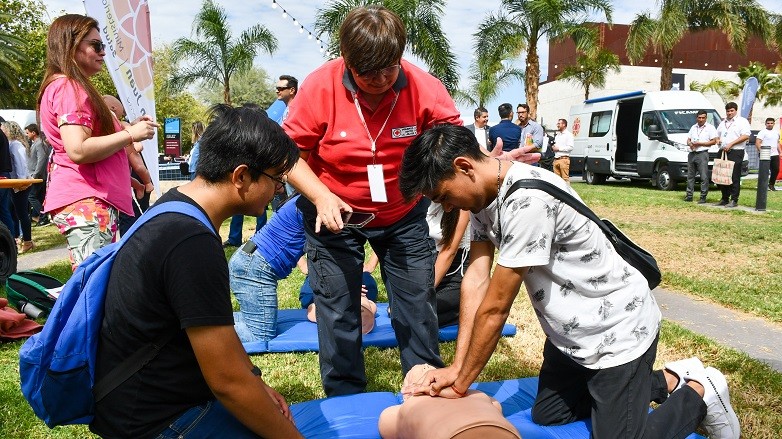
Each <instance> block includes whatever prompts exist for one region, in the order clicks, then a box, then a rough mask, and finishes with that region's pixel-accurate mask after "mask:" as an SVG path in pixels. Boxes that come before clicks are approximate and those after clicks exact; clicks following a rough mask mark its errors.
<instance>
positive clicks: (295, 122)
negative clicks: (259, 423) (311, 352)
mask: <svg viewBox="0 0 782 439" xmlns="http://www.w3.org/2000/svg"><path fill="white" fill-rule="evenodd" d="M339 41H340V51H341V52H342V56H341V57H340V58H337V59H334V60H331V61H328V62H326V63H325V64H323V65H322V66H321V67H319V68H318V69H316V70H315V71H314V72H313V73H312V74H310V76H309V77H308V78H307V80H306V81H305V82H304V85H305V86H304V87H302V88H301V89H300V90H299V93H298V97H297V98H296V100H295V101H293V103H292V104H291V110H290V116H289V117H288V119H286V120H285V123H284V124H283V128H284V129H285V131H286V132H287V133H288V135H290V136H291V138H292V139H293V140H294V141H295V142H296V143H297V144H298V146H299V149H300V150H301V159H300V160H299V163H298V164H297V165H296V166H295V167H294V168H293V171H291V174H290V182H291V184H292V185H293V186H294V187H295V188H296V189H297V190H298V191H299V192H301V193H302V195H303V196H304V197H302V198H301V199H299V202H298V205H299V208H300V209H301V211H302V213H303V214H304V230H305V233H306V235H307V256H308V258H307V259H308V264H309V274H310V285H311V286H312V289H313V290H314V292H315V304H316V314H317V321H318V342H319V344H320V353H319V358H320V373H321V379H322V381H323V387H324V389H325V392H326V395H328V396H335V395H344V394H351V393H360V392H363V391H365V390H366V385H367V378H366V371H365V367H364V355H363V352H362V349H361V343H362V335H361V281H362V268H363V265H364V244H365V243H366V242H367V241H369V243H370V245H371V246H372V249H373V250H374V251H375V253H377V255H378V258H379V260H380V271H381V275H382V277H383V279H384V280H385V283H386V289H387V291H388V293H389V302H390V306H391V307H392V309H393V312H392V315H391V322H392V326H393V327H394V332H395V333H396V338H397V340H398V341H399V348H400V356H401V361H402V370H403V374H404V373H407V371H408V370H410V368H412V367H413V366H414V365H416V364H420V363H429V364H432V365H442V364H443V362H442V360H441V359H440V349H439V345H438V331H437V315H436V312H435V294H434V286H433V285H432V281H433V277H434V273H433V267H434V250H435V248H434V242H433V241H432V240H431V239H430V238H429V236H428V232H429V231H428V228H427V226H426V210H427V207H428V206H429V201H428V200H426V199H423V198H421V197H418V198H415V199H414V200H411V201H410V202H406V201H405V200H403V198H402V194H401V193H400V192H399V185H398V171H399V166H400V160H401V158H402V154H403V153H404V151H405V149H406V148H407V147H408V146H409V145H410V142H412V140H413V139H414V138H415V136H416V135H417V134H418V133H421V132H422V131H423V130H424V129H427V128H429V127H431V126H433V125H436V124H440V123H452V124H458V125H461V124H462V122H461V118H460V115H459V111H458V110H457V109H456V105H455V104H454V102H453V100H452V99H451V96H450V95H449V94H448V91H447V90H446V89H445V87H444V86H443V84H442V83H441V82H440V81H439V80H438V79H437V78H435V77H434V76H432V75H430V74H429V73H427V72H425V71H424V70H422V69H420V68H418V67H416V66H415V65H413V64H412V63H410V62H408V61H407V60H405V59H402V54H403V53H404V50H405V44H406V43H407V32H406V31H405V28H404V24H403V23H402V20H401V19H400V18H399V17H398V16H397V15H396V14H395V13H394V12H392V11H390V10H389V9H387V8H385V7H382V6H377V5H372V6H366V7H357V8H355V9H353V10H351V11H350V12H349V13H348V14H347V16H346V17H345V21H344V22H343V23H342V25H341V27H340V30H339ZM305 197H306V198H305ZM354 209H355V210H356V211H366V212H370V213H374V214H375V215H376V217H375V219H374V220H372V221H370V222H369V223H368V224H366V225H365V226H364V227H363V228H355V227H344V222H343V220H342V213H343V212H346V211H353V210H354ZM324 227H325V228H327V229H328V230H322V229H323V228H324ZM343 227H344V228H343Z"/></svg>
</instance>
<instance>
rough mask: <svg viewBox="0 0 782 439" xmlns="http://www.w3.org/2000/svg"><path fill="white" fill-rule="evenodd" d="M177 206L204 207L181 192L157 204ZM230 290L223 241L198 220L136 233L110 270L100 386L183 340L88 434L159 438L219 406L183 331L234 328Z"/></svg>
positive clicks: (119, 394)
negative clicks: (146, 351) (129, 362)
mask: <svg viewBox="0 0 782 439" xmlns="http://www.w3.org/2000/svg"><path fill="white" fill-rule="evenodd" d="M172 200H178V201H185V202H188V203H190V204H193V205H195V206H197V207H199V208H200V206H198V205H197V204H196V203H195V202H194V201H193V200H192V199H190V198H189V197H187V196H185V195H183V194H181V193H180V192H179V191H177V190H176V189H172V190H170V191H168V192H167V193H166V194H165V195H164V196H163V197H162V198H161V199H160V201H158V203H161V202H165V201H172ZM229 291H230V290H229V284H228V263H227V262H226V260H225V254H224V252H223V248H222V245H221V243H220V239H219V237H218V236H216V235H215V234H213V233H212V231H211V229H209V228H207V226H205V225H204V224H203V223H201V222H200V221H199V220H197V219H195V218H192V217H190V216H187V215H183V214H178V213H165V214H162V215H160V216H158V217H156V218H154V219H152V220H150V221H149V222H148V223H146V224H145V225H143V226H142V227H141V228H140V229H139V230H138V231H137V232H136V233H134V234H133V235H132V236H131V237H130V238H129V239H128V241H127V243H125V245H124V246H123V247H122V249H120V251H119V252H118V253H117V258H116V260H115V261H114V266H113V267H112V269H111V275H110V277H109V283H108V293H107V296H106V305H105V308H104V309H105V316H104V318H103V324H102V327H101V333H100V342H99V344H98V355H97V370H96V378H95V379H96V382H97V381H98V380H100V379H101V378H102V377H103V376H105V375H106V374H108V373H109V372H110V371H111V370H113V369H114V368H115V367H116V366H117V365H118V364H120V363H121V362H122V361H123V360H124V359H126V358H127V357H129V356H130V355H132V354H133V353H135V352H136V351H138V350H139V349H141V348H142V347H143V346H145V345H147V344H149V343H152V342H154V341H157V340H159V339H161V338H163V337H164V335H165V334H170V333H171V332H174V331H176V332H178V334H177V335H175V336H174V338H173V339H171V341H169V342H168V343H167V344H166V345H165V346H164V347H163V348H162V349H161V351H160V352H159V353H158V355H157V356H156V357H155V358H154V359H153V360H152V361H150V362H149V363H148V364H147V365H146V366H145V367H144V368H142V369H141V370H140V371H139V372H136V373H135V374H134V375H133V376H132V377H130V378H129V379H128V380H127V381H125V382H124V383H123V384H121V385H120V386H118V387H117V388H116V389H114V390H113V391H112V392H111V393H110V394H109V395H107V396H106V397H105V398H104V399H103V400H102V401H101V402H100V403H98V404H97V406H96V408H95V419H94V421H93V422H92V424H90V430H92V431H93V432H94V433H97V434H99V435H101V436H103V437H105V438H142V437H150V436H154V435H156V434H158V433H159V432H160V431H162V430H163V429H165V428H166V427H167V426H168V425H169V424H170V423H171V422H172V421H173V420H174V419H175V418H176V417H178V416H179V415H180V414H181V413H182V412H184V411H185V410H187V409H189V408H191V407H194V406H197V405H200V404H203V403H205V402H206V401H208V400H210V399H213V398H214V396H213V395H212V392H211V391H210V390H209V387H208V386H207V384H206V382H205V381H204V377H203V375H202V374H201V369H200V368H199V366H198V362H197V361H196V358H195V354H194V353H193V348H192V347H191V346H190V341H189V339H188V338H187V334H186V333H185V331H184V328H189V327H196V326H219V325H233V324H234V322H233V312H232V307H231V298H230V292H229Z"/></svg>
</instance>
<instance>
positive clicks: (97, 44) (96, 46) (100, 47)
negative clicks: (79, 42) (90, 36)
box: [87, 40, 106, 53]
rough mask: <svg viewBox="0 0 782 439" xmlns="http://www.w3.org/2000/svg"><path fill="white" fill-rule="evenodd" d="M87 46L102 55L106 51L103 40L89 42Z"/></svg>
mask: <svg viewBox="0 0 782 439" xmlns="http://www.w3.org/2000/svg"><path fill="white" fill-rule="evenodd" d="M87 44H88V45H89V46H90V47H92V49H93V50H95V53H101V52H103V51H104V50H105V49H106V45H105V44H103V41H101V40H87Z"/></svg>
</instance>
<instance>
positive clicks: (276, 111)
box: [266, 75, 299, 125]
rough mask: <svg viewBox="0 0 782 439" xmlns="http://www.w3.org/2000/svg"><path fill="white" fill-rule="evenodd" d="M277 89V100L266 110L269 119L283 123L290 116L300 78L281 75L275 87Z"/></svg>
mask: <svg viewBox="0 0 782 439" xmlns="http://www.w3.org/2000/svg"><path fill="white" fill-rule="evenodd" d="M274 88H275V89H276V90H277V100H276V101H274V103H272V105H271V106H270V107H269V108H268V109H267V110H266V114H268V115H269V119H271V120H273V121H275V122H277V123H278V124H280V125H282V123H283V122H285V119H287V118H288V109H289V108H290V106H291V101H292V100H293V98H295V97H296V93H297V92H298V91H299V80H298V79H296V78H294V77H293V76H291V75H280V80H279V81H277V85H276V86H275V87H274Z"/></svg>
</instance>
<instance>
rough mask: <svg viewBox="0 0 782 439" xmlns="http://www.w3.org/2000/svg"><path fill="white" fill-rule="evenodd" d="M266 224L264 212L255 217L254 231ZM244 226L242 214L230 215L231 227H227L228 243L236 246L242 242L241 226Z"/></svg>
mask: <svg viewBox="0 0 782 439" xmlns="http://www.w3.org/2000/svg"><path fill="white" fill-rule="evenodd" d="M265 225H266V212H264V213H263V215H261V216H257V217H255V231H256V232H257V231H258V230H261V227H263V226H265ZM243 226H244V215H234V216H232V217H231V227H230V228H229V229H228V240H227V241H228V243H229V244H231V245H233V246H235V247H238V246H240V245H241V244H242V242H244V240H243V239H242V227H243Z"/></svg>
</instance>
